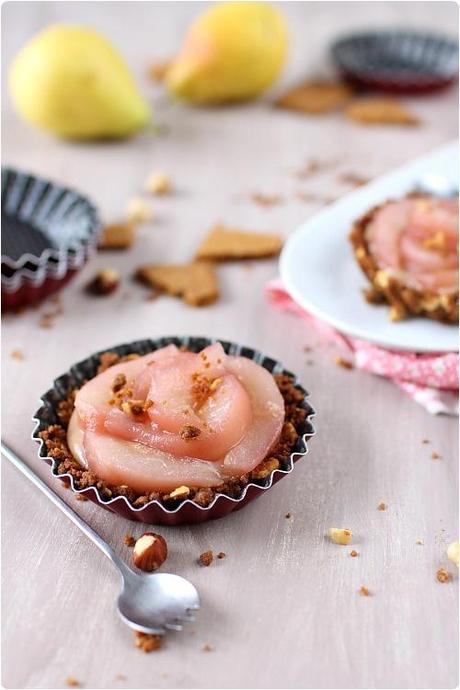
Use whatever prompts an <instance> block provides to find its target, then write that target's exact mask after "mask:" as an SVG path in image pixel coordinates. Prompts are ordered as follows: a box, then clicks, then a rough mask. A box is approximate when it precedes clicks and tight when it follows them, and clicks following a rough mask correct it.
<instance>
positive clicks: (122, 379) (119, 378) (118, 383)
mask: <svg viewBox="0 0 460 690" xmlns="http://www.w3.org/2000/svg"><path fill="white" fill-rule="evenodd" d="M124 386H126V376H125V375H124V374H117V375H116V376H115V378H114V379H113V383H112V393H118V391H120V390H121V389H122V388H124Z"/></svg>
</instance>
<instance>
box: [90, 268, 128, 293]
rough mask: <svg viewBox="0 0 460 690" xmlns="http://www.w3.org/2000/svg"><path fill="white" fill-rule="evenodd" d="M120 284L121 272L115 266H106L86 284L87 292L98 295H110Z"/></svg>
mask: <svg viewBox="0 0 460 690" xmlns="http://www.w3.org/2000/svg"><path fill="white" fill-rule="evenodd" d="M119 284H120V274H119V272H118V271H116V270H115V269H114V268H104V269H102V271H99V272H98V273H96V275H95V277H94V278H93V279H92V280H90V282H89V283H88V284H87V286H86V292H88V293H89V294H91V295H96V296H97V297H102V296H104V295H110V294H111V293H112V292H114V291H115V290H116V289H117V287H118V286H119Z"/></svg>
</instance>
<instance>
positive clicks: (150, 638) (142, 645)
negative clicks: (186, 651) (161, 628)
mask: <svg viewBox="0 0 460 690" xmlns="http://www.w3.org/2000/svg"><path fill="white" fill-rule="evenodd" d="M134 644H135V645H136V647H138V648H139V649H142V651H143V652H145V653H146V654H148V653H149V652H155V651H156V650H157V649H160V647H161V646H162V644H163V637H162V635H150V634H149V633H143V632H138V631H137V630H134Z"/></svg>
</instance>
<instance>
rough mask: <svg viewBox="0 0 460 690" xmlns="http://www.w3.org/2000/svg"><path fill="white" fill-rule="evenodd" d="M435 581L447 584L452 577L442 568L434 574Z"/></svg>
mask: <svg viewBox="0 0 460 690" xmlns="http://www.w3.org/2000/svg"><path fill="white" fill-rule="evenodd" d="M436 579H437V581H438V582H449V580H451V579H452V575H451V574H450V573H449V572H447V570H445V569H444V568H439V570H438V571H437V573H436Z"/></svg>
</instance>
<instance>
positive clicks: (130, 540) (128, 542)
mask: <svg viewBox="0 0 460 690" xmlns="http://www.w3.org/2000/svg"><path fill="white" fill-rule="evenodd" d="M123 542H124V544H125V546H129V547H131V546H134V544H135V543H136V540H135V539H134V537H133V535H132V534H125V536H124V538H123Z"/></svg>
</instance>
